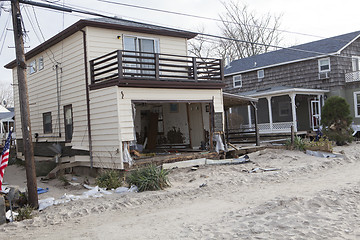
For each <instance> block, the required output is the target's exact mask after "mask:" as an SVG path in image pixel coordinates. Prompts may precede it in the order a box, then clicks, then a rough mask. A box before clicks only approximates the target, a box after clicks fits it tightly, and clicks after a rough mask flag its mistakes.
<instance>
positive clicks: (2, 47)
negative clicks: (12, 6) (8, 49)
mask: <svg viewBox="0 0 360 240" xmlns="http://www.w3.org/2000/svg"><path fill="white" fill-rule="evenodd" d="M10 16H11V13H9V15H8V18H7V20H6V23H5V27H4V30H3V32H2V34H1V37H0V40H1V39H2V37H3V35H4V34H5V35H4V39H3V42H2V44H1V48H0V56H1V53H2V51H3V49H4V44H5V40H6V36H7V32H8V30H7V29H6V28H7V26H8V25H9V19H10ZM0 42H1V41H0Z"/></svg>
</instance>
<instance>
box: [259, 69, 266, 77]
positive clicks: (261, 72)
mask: <svg viewBox="0 0 360 240" xmlns="http://www.w3.org/2000/svg"><path fill="white" fill-rule="evenodd" d="M257 76H258V79H263V78H264V76H265V74H264V69H261V70H259V71H257Z"/></svg>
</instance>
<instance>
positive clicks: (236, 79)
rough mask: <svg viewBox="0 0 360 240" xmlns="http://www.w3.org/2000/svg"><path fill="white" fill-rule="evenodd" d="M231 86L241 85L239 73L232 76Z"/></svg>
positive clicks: (237, 86) (238, 86)
mask: <svg viewBox="0 0 360 240" xmlns="http://www.w3.org/2000/svg"><path fill="white" fill-rule="evenodd" d="M233 86H234V88H240V87H242V77H241V75H236V76H233Z"/></svg>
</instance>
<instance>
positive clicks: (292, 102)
mask: <svg viewBox="0 0 360 240" xmlns="http://www.w3.org/2000/svg"><path fill="white" fill-rule="evenodd" d="M289 96H290V98H291V112H292V119H293V126H294V132H295V133H296V132H297V118H296V105H295V97H296V94H295V93H291V94H289Z"/></svg>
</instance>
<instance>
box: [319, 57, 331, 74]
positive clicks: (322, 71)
mask: <svg viewBox="0 0 360 240" xmlns="http://www.w3.org/2000/svg"><path fill="white" fill-rule="evenodd" d="M323 60H328V61H329V69H328V70H321V66H320V61H323ZM318 69H319V73H324V72H330V71H331V63H330V58H321V59H319V60H318Z"/></svg>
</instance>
